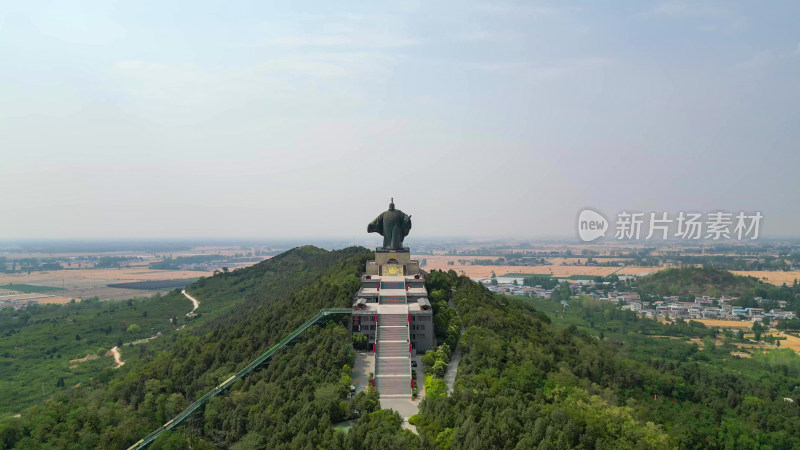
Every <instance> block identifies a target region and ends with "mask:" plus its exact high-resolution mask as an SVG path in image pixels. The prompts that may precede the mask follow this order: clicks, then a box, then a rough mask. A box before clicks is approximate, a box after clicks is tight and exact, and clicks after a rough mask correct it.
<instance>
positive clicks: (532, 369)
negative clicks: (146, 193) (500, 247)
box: [0, 247, 800, 450]
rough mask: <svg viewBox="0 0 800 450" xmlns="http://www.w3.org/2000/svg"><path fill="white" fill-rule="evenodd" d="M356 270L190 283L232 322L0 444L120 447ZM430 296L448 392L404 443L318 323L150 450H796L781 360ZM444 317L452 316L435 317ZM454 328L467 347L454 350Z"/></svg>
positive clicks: (645, 326) (26, 414)
mask: <svg viewBox="0 0 800 450" xmlns="http://www.w3.org/2000/svg"><path fill="white" fill-rule="evenodd" d="M370 255H371V254H370V252H368V251H367V250H365V249H361V248H349V249H344V250H340V251H334V252H327V251H324V250H320V249H317V248H313V247H303V248H298V249H294V250H292V251H289V252H287V253H285V254H282V255H279V256H277V257H275V258H273V259H271V260H268V261H265V262H263V263H260V264H258V265H256V266H253V267H250V268H247V269H240V270H237V271H234V272H232V273H229V274H220V275H217V276H215V277H211V278H206V279H202V280H200V281H198V282H197V283H196V284H194V285H192V286H191V287H190V288H189V290H190V292H192V293H193V294H194V295H196V296H197V297H199V298H201V299H203V300H205V301H206V302H207V303H208V304H217V305H219V304H221V303H223V302H226V301H230V302H235V303H236V306H235V307H233V308H232V309H231V310H230V311H228V312H222V313H220V314H221V315H219V316H218V317H216V318H213V319H210V320H208V321H207V322H205V323H202V324H200V325H199V326H196V327H194V328H191V329H187V330H188V331H186V332H183V333H179V334H174V335H172V336H174V337H170V341H169V342H167V344H168V345H167V346H166V349H165V350H164V351H163V352H161V353H160V354H157V355H152V356H151V355H145V357H144V358H143V359H142V360H140V361H138V362H137V363H136V364H134V365H133V367H131V368H130V369H129V370H128V372H127V373H126V374H124V377H122V378H112V379H110V380H103V379H96V380H95V381H94V382H93V383H92V384H90V385H85V386H82V387H79V388H74V389H67V390H66V391H64V392H63V393H61V394H58V395H56V396H54V397H53V398H52V399H51V400H49V401H46V402H43V403H42V404H40V405H37V406H35V407H33V408H29V409H27V410H25V411H23V414H22V417H21V418H18V419H7V420H5V421H3V422H1V423H0V444H2V446H3V447H4V448H12V447H17V448H125V447H127V446H128V445H130V444H132V443H133V442H135V441H137V440H138V439H139V438H141V437H142V436H144V435H145V434H147V433H148V432H149V431H151V430H152V429H153V428H155V427H156V426H158V425H160V424H161V423H163V422H164V421H165V420H167V419H169V418H170V417H172V416H174V415H175V414H176V413H178V412H179V411H181V410H182V408H184V407H185V406H186V405H187V404H188V403H189V402H191V401H192V400H194V399H195V398H197V397H198V396H199V395H201V394H202V393H204V392H206V391H207V390H209V389H211V388H212V387H213V386H215V385H216V384H218V383H219V382H220V381H222V380H225V379H226V378H228V377H229V376H230V375H231V374H232V373H233V372H234V371H236V370H238V369H239V368H241V367H242V366H243V365H245V364H246V363H247V362H248V361H250V360H251V359H252V358H253V357H255V356H256V355H258V354H259V353H260V352H262V351H264V350H265V349H266V348H268V347H269V346H270V345H272V344H273V343H275V342H276V341H278V340H279V339H280V338H282V337H283V336H285V335H286V334H287V333H289V332H290V331H291V330H292V329H293V328H295V327H296V326H297V325H299V324H300V323H302V322H303V321H305V320H306V319H307V318H309V317H310V316H311V315H313V314H314V313H315V312H316V311H317V310H319V309H320V308H324V307H335V306H348V305H349V304H350V302H351V300H352V295H353V293H354V292H355V291H356V290H357V288H358V285H359V282H358V276H357V275H358V274H359V272H360V271H361V270H362V269H363V264H364V262H365V261H366V260H367V259H368V258H369V257H370ZM427 284H428V288H429V290H430V292H431V298H432V299H433V300H434V303H435V305H436V306H437V307H438V308H439V309H438V310H439V314H440V317H439V318H438V319H437V321H436V325H437V334H439V335H440V336H441V337H442V338H443V340H446V341H448V342H449V343H452V344H453V345H455V342H458V347H459V348H460V350H461V351H462V352H463V359H462V360H461V365H460V366H459V367H460V369H459V373H458V377H457V379H456V386H455V390H454V392H453V393H452V394H450V395H445V394H444V393H443V391H441V390H439V389H438V388H437V389H436V390H433V389H432V390H431V392H430V393H429V394H430V395H429V396H428V397H427V398H426V399H425V400H423V401H422V403H421V409H420V414H419V415H417V416H415V417H414V420H413V422H414V424H416V426H417V430H418V433H419V435H415V434H412V433H411V432H410V431H407V430H402V429H401V427H400V425H401V423H402V420H401V419H400V417H399V416H398V415H397V414H395V413H392V412H390V411H384V410H380V411H376V408H377V407H378V398H377V396H376V394H375V393H374V392H370V393H366V394H364V393H362V394H359V395H357V396H356V397H355V398H354V399H352V400H348V399H347V391H348V386H349V384H350V367H349V364H351V363H352V361H353V351H352V345H351V339H350V336H349V333H348V331H347V330H346V329H345V328H344V327H343V326H342V325H341V324H339V323H336V322H333V321H332V322H329V323H328V324H322V325H321V326H318V327H312V328H310V329H308V330H307V331H306V332H305V333H304V334H303V335H301V338H300V339H298V340H297V341H296V342H295V343H294V344H293V345H292V346H290V347H287V348H286V349H284V350H282V351H280V352H279V353H277V354H276V355H275V356H274V357H273V359H271V360H270V361H269V362H268V363H267V364H265V365H264V367H263V369H262V370H259V371H256V372H254V373H252V374H251V375H249V376H247V377H246V378H244V379H243V380H240V381H238V382H237V383H236V384H234V385H233V386H232V387H231V389H230V390H229V391H227V392H225V393H224V394H223V395H220V396H218V397H216V398H215V399H214V400H212V401H211V402H210V403H209V404H208V405H207V406H206V408H205V409H204V410H202V411H198V412H197V413H196V414H195V415H193V416H192V418H190V419H189V420H187V421H186V422H185V423H184V425H182V426H181V427H179V428H178V429H176V430H174V431H172V432H168V433H165V434H164V435H162V437H161V438H159V439H158V440H156V441H155V442H154V443H153V446H152V448H170V449H182V448H187V449H188V448H192V449H202V448H234V449H249V448H304V449H305V448H331V449H364V450H368V449H369V450H372V449H376V448H378V449H381V448H387V449H388V448H391V449H395V448H397V449H401V448H431V449H433V448H435V449H467V448H469V449H494V448H508V449H515V448H519V449H527V448H587V449H588V448H609V449H611V448H613V449H617V448H636V449H638V448H644V449H647V448H654V449H655V448H720V449H721V448H773V449H790V448H797V447H799V446H800V431H798V430H800V409H799V408H798V406H797V405H798V403H797V402H798V401H800V390H798V388H797V387H796V386H797V382H796V380H797V379H798V378H800V357H798V356H797V355H796V354H795V353H794V352H791V351H788V350H787V351H778V352H772V353H770V354H768V355H764V356H763V357H762V356H759V355H753V358H752V359H735V358H732V357H731V355H730V351H731V349H730V348H728V347H726V346H725V345H722V346H720V347H717V346H715V345H714V343H713V341H712V340H711V337H710V336H711V335H713V334H714V332H713V330H709V329H705V328H702V327H701V328H696V327H692V326H687V327H683V328H681V327H677V328H675V329H671V330H669V333H671V336H673V337H679V336H676V333H678V334H680V333H683V332H686V333H689V334H690V335H691V336H705V337H706V348H705V349H704V350H702V351H699V350H698V346H697V345H696V344H694V343H688V342H684V341H681V340H673V339H667V338H657V337H653V336H654V335H656V336H657V335H659V334H666V333H667V332H668V331H667V330H666V329H665V328H664V327H666V325H663V324H659V323H657V322H654V321H645V320H644V319H639V318H637V317H636V316H635V314H633V313H631V312H628V311H620V310H618V309H615V308H613V306H610V305H603V304H597V303H592V302H588V301H587V302H583V301H581V300H576V301H574V302H571V304H572V305H573V306H571V307H570V308H569V309H568V312H567V314H564V315H563V316H561V314H558V317H557V316H556V314H555V313H557V312H560V308H561V306H560V305H559V304H557V303H553V304H552V305H551V304H550V303H547V302H544V303H541V304H538V303H537V305H539V306H536V307H534V306H532V303H531V302H532V300H524V299H516V298H510V297H503V296H499V295H495V294H492V293H490V292H489V291H487V290H486V289H485V288H484V287H483V286H481V285H479V284H477V283H474V282H472V281H470V280H469V279H468V278H466V277H459V276H457V275H456V274H455V273H454V272H452V271H451V272H449V273H444V272H433V273H431V274H430V275H429V276H428V279H427ZM447 300H452V304H453V305H454V306H455V307H456V309H455V312H454V310H452V309H449V308H446V307H445V306H443V305H444V304H446V303H447ZM584 303H586V304H584ZM543 310H544V311H548V312H550V314H549V315H548V314H546V313H544V312H542V311H543ZM442 311H446V314H445V313H444V312H442ZM456 313H457V317H452V314H456ZM444 316H449V317H448V318H447V320H444V321H443V319H442V317H444ZM455 324H460V326H463V327H464V330H465V331H464V334H463V335H462V337H461V338H460V340H459V339H458V333H457V329H458V326H456V325H455ZM451 325H452V326H451ZM659 327H660V328H659ZM439 328H440V329H439ZM784 398H790V399H792V400H794V402H789V401H785V400H784ZM355 411H359V412H360V414H361V418H360V419H359V420H358V421H357V422H356V423H355V424H354V425H353V426H352V428H351V429H350V430H349V431H347V432H344V431H339V430H334V428H333V427H332V424H334V423H336V422H338V421H341V420H344V419H349V418H352V417H355V416H357V415H358V414H356V412H355Z"/></svg>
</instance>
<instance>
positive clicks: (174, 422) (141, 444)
mask: <svg viewBox="0 0 800 450" xmlns="http://www.w3.org/2000/svg"><path fill="white" fill-rule="evenodd" d="M352 312H353V311H352V310H351V309H350V308H330V309H321V310H320V311H319V312H318V313H317V314H316V315H315V316H314V317H312V318H310V319H308V320H307V321H306V322H305V323H303V324H302V325H300V326H299V327H297V328H295V329H294V331H292V332H291V333H289V335H288V336H286V337H285V338H283V339H281V340H280V342H278V343H277V344H275V345H273V346H272V347H271V348H270V349H269V350H267V351H266V352H264V353H263V354H262V355H261V356H259V357H258V358H256V359H254V360H253V361H252V362H251V363H250V364H248V365H247V366H246V367H245V368H244V369H242V370H240V371H238V372H236V374H234V375H232V376H231V377H230V378H228V379H227V380H225V381H223V382H222V383H220V384H219V385H218V386H217V387H215V388H214V389H212V390H210V391H209V392H207V393H206V394H205V395H204V396H202V397H200V398H199V399H197V400H196V401H195V402H194V403H192V404H191V405H189V406H188V407H187V408H186V409H184V410H183V411H182V412H181V413H180V414H178V415H177V416H175V417H173V418H172V419H171V420H169V421H167V423H165V424H164V425H161V426H160V427H158V428H157V429H155V430H154V431H153V432H152V433H150V434H148V435H147V436H145V437H144V438H142V439H140V440H139V441H138V442H137V443H135V444H133V445H131V446H130V447H129V448H128V450H134V449H136V450H138V449H141V448H145V447H147V446H148V445H150V443H152V442H153V441H154V440H155V439H156V438H157V437H158V436H160V435H161V433H163V432H164V431H166V430H171V429H173V428H175V427H176V426H178V425H180V423H181V422H183V421H184V420H186V418H187V417H189V416H190V415H192V413H193V412H195V411H196V410H197V409H198V408H200V407H201V406H203V405H205V404H206V403H208V401H209V400H211V399H212V398H214V396H216V395H217V394H219V393H220V392H222V391H224V390H225V389H227V388H229V387H231V385H233V383H235V382H236V380H238V379H239V378H242V377H244V376H246V375H247V374H249V373H250V372H252V371H253V369H255V368H256V367H258V366H260V365H261V364H263V363H264V361H266V360H268V359H269V358H270V357H271V356H272V355H273V354H274V353H275V352H277V351H278V350H280V349H282V348H283V347H285V346H286V344H288V343H289V342H291V341H292V339H294V338H296V337H297V336H298V335H299V334H300V333H302V332H303V331H305V330H306V329H307V328H308V327H310V326H311V325H314V324H315V323H317V321H318V320H320V319H322V318H323V317H327V316H329V315H331V314H350V313H352Z"/></svg>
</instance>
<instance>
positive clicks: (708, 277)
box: [636, 267, 762, 297]
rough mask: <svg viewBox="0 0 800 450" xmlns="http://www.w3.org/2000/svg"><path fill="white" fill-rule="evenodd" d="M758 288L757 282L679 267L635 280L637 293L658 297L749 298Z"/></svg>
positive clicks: (717, 271)
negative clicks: (706, 296) (721, 296)
mask: <svg viewBox="0 0 800 450" xmlns="http://www.w3.org/2000/svg"><path fill="white" fill-rule="evenodd" d="M760 284H762V283H761V282H760V281H759V280H758V279H756V278H753V277H745V276H741V275H734V274H733V273H731V272H728V271H727V270H723V269H714V268H710V267H680V268H670V269H664V270H659V271H658V272H656V273H654V274H652V275H649V276H646V277H640V278H638V279H637V283H636V285H637V287H638V288H639V289H640V291H642V292H645V293H651V294H655V295H660V296H669V295H677V296H680V297H688V296H690V295H692V296H703V295H710V296H712V297H719V296H720V295H728V296H731V295H734V296H742V295H747V294H750V293H751V292H752V290H753V288H755V287H756V286H758V285H760Z"/></svg>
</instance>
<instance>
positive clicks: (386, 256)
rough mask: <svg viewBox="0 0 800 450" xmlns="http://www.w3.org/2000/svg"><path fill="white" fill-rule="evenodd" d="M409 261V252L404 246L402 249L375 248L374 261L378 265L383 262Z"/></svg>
mask: <svg viewBox="0 0 800 450" xmlns="http://www.w3.org/2000/svg"><path fill="white" fill-rule="evenodd" d="M409 261H411V252H410V251H409V250H408V249H407V248H404V249H402V250H386V249H383V248H378V249H375V262H376V263H378V265H379V266H383V265H385V264H400V265H405V264H408V262H409Z"/></svg>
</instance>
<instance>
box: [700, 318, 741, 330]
mask: <svg viewBox="0 0 800 450" xmlns="http://www.w3.org/2000/svg"><path fill="white" fill-rule="evenodd" d="M692 320H694V321H695V322H700V323H702V324H704V325H705V326H707V327H711V328H745V329H747V328H750V327H752V326H753V322H746V321H741V320H713V319H692Z"/></svg>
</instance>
